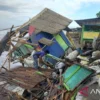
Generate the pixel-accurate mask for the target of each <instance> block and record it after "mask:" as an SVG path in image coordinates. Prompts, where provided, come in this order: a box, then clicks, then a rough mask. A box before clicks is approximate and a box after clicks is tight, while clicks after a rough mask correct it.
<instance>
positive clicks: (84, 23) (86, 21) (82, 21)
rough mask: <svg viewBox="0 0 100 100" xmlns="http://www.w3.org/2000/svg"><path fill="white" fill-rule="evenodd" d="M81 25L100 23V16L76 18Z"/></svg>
mask: <svg viewBox="0 0 100 100" xmlns="http://www.w3.org/2000/svg"><path fill="white" fill-rule="evenodd" d="M75 21H76V22H77V23H78V24H79V25H80V26H82V25H100V18H92V19H83V20H75Z"/></svg>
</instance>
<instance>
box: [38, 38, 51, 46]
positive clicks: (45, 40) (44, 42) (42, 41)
mask: <svg viewBox="0 0 100 100" xmlns="http://www.w3.org/2000/svg"><path fill="white" fill-rule="evenodd" d="M39 42H40V43H42V44H45V45H48V46H49V45H51V44H52V43H53V42H52V40H49V39H46V38H42V39H40V40H39Z"/></svg>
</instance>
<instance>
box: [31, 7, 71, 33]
mask: <svg viewBox="0 0 100 100" xmlns="http://www.w3.org/2000/svg"><path fill="white" fill-rule="evenodd" d="M70 23H71V20H70V19H68V18H65V17H63V16H61V15H60V14H57V13H55V12H54V11H52V10H50V9H47V8H45V9H44V10H43V11H42V12H40V13H39V14H38V15H37V16H35V17H34V18H33V19H32V20H31V23H30V25H33V26H34V27H35V28H36V29H38V30H41V31H44V32H48V33H51V34H56V33H58V32H59V31H61V30H63V29H65V28H66V27H67V26H68V25H69V24H70Z"/></svg>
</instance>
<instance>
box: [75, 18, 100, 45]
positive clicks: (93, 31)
mask: <svg viewBox="0 0 100 100" xmlns="http://www.w3.org/2000/svg"><path fill="white" fill-rule="evenodd" d="M76 22H77V23H78V24H79V25H80V26H81V27H82V34H81V43H82V44H84V42H87V41H89V42H91V41H92V40H93V39H94V38H95V37H98V36H99V35H100V18H92V19H84V20H76Z"/></svg>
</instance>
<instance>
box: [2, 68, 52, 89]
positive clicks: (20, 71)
mask: <svg viewBox="0 0 100 100" xmlns="http://www.w3.org/2000/svg"><path fill="white" fill-rule="evenodd" d="M36 72H37V70H35V69H33V68H25V67H20V68H16V69H14V70H12V71H9V72H6V73H5V74H4V75H3V76H4V77H6V80H7V81H9V82H11V83H13V84H16V85H19V86H20V87H22V88H25V89H31V88H33V87H35V86H36V85H37V84H38V83H39V82H41V81H43V80H45V79H46V78H45V77H43V76H41V75H39V74H37V73H36ZM41 72H42V73H43V74H44V75H45V76H46V77H50V76H51V72H52V70H45V69H44V70H41Z"/></svg>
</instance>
